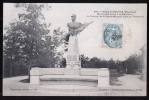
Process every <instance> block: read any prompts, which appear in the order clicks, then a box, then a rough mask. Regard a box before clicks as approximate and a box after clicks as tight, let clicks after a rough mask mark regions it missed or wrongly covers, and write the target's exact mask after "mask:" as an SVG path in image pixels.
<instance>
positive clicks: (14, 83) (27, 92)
mask: <svg viewBox="0 0 149 100" xmlns="http://www.w3.org/2000/svg"><path fill="white" fill-rule="evenodd" d="M26 79H27V76H19V77H12V78H4V79H3V96H145V95H146V82H144V81H141V80H140V79H139V76H138V75H128V74H126V75H124V76H121V77H119V78H118V82H117V84H115V85H111V86H110V87H101V88H97V87H96V86H95V85H90V86H87V85H86V86H84V85H79V84H76V85H73V84H71V85H68V84H56V85H55V84H44V85H30V84H29V83H28V82H26ZM72 83H73V82H72ZM80 84H82V83H81V82H80ZM90 84H91V83H90ZM93 84H96V83H93Z"/></svg>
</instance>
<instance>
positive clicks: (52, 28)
mask: <svg viewBox="0 0 149 100" xmlns="http://www.w3.org/2000/svg"><path fill="white" fill-rule="evenodd" d="M3 12H4V14H3V27H4V28H3V69H4V70H3V96H146V95H147V93H146V91H147V86H146V85H147V4H145V3H137V4H133V3H131V4H127V3H117V4H116V3H3Z"/></svg>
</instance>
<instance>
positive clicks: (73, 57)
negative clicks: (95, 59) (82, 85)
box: [66, 14, 93, 68]
mask: <svg viewBox="0 0 149 100" xmlns="http://www.w3.org/2000/svg"><path fill="white" fill-rule="evenodd" d="M76 17H77V16H76V15H75V14H73V15H72V16H71V20H72V22H70V23H67V26H68V34H67V41H68V51H67V57H66V64H67V66H66V67H71V68H80V67H81V62H80V60H79V48H78V38H77V35H78V34H79V33H80V32H82V31H83V30H84V29H85V28H86V27H87V26H88V25H89V24H91V23H93V22H89V23H84V24H82V23H80V22H76ZM68 38H69V39H68Z"/></svg>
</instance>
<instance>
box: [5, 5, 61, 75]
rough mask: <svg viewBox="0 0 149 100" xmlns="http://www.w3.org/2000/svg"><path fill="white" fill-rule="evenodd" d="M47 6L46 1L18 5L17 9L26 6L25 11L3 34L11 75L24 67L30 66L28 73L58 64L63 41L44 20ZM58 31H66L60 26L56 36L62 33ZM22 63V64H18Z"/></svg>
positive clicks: (6, 62)
mask: <svg viewBox="0 0 149 100" xmlns="http://www.w3.org/2000/svg"><path fill="white" fill-rule="evenodd" d="M44 7H45V5H42V4H31V3H30V4H26V3H23V4H16V8H20V9H21V8H22V9H23V11H22V12H21V13H19V14H18V19H16V20H15V21H14V22H12V23H10V25H9V26H8V27H6V28H5V30H6V34H4V37H3V40H4V42H3V44H4V49H3V51H4V52H3V55H4V69H6V71H8V69H9V72H10V73H9V76H12V73H13V72H14V71H15V69H16V68H18V67H22V66H25V67H26V68H27V69H28V74H29V71H30V69H31V67H34V66H36V67H54V66H55V63H56V61H57V59H58V57H59V56H58V53H57V52H56V51H55V49H56V48H57V47H58V46H59V43H61V42H57V40H58V39H55V37H53V35H52V33H50V30H49V27H50V26H49V25H47V24H46V23H45V21H44V16H43V14H42V9H43V8H44ZM56 33H57V34H62V33H63V32H61V31H60V29H56V30H55V33H54V32H53V34H54V36H58V35H57V34H56ZM18 63H20V65H18V66H16V65H17V64H18ZM6 66H7V67H6ZM8 66H10V67H8Z"/></svg>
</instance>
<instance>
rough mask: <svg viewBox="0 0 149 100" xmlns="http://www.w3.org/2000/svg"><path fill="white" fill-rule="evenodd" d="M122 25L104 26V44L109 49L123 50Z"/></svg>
mask: <svg viewBox="0 0 149 100" xmlns="http://www.w3.org/2000/svg"><path fill="white" fill-rule="evenodd" d="M122 28H123V25H122V24H111V23H110V24H103V43H104V46H106V47H109V48H122V32H123V31H122Z"/></svg>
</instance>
